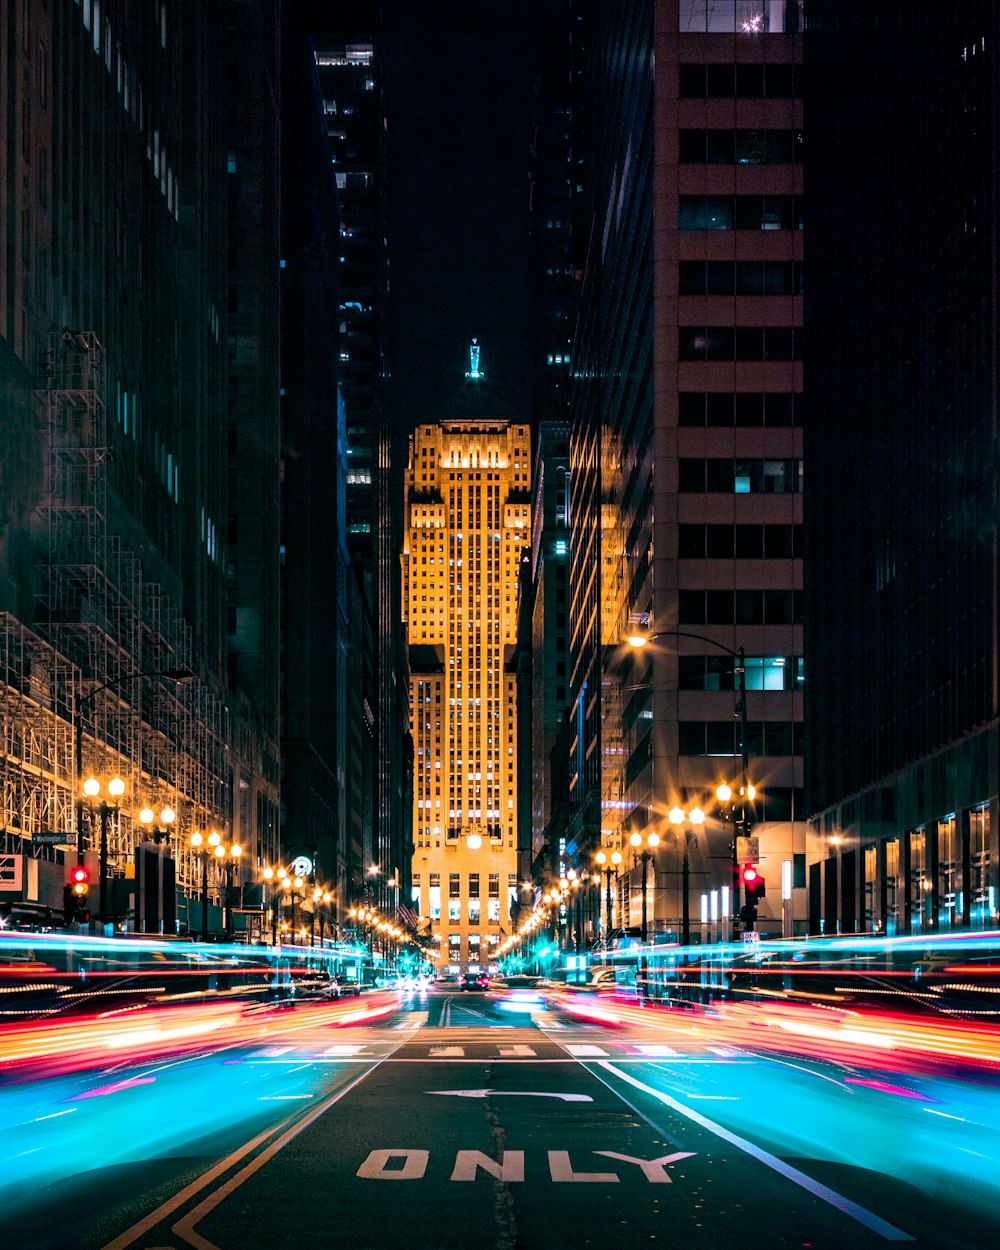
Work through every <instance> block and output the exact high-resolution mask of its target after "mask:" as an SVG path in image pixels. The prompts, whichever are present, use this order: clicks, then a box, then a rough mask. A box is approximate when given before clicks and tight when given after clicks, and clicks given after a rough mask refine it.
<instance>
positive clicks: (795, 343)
mask: <svg viewBox="0 0 1000 1250" xmlns="http://www.w3.org/2000/svg"><path fill="white" fill-rule="evenodd" d="M801 339H802V331H801V330H800V329H799V328H798V327H796V326H767V327H766V328H765V327H764V326H736V327H735V328H734V327H732V326H679V327H678V330H677V354H678V358H679V359H680V360H801V359H802V342H801Z"/></svg>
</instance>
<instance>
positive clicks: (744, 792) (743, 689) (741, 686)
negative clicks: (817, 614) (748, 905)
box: [626, 629, 754, 940]
mask: <svg viewBox="0 0 1000 1250" xmlns="http://www.w3.org/2000/svg"><path fill="white" fill-rule="evenodd" d="M656 638H694V639H695V640H696V641H697V642H705V643H708V645H709V646H710V647H717V648H718V650H720V651H723V652H724V653H725V654H726V655H728V656H730V657H731V658H732V659H733V660H734V661H735V663H734V666H733V671H734V672H735V674H736V682H737V684H736V692H737V695H738V696H739V697H738V699H737V701H736V715H737V716H738V717H739V725H740V794H741V796H742V798H743V807H742V812H741V814H740V819H739V820H738V821H737V822H735V828H736V830H737V831H738V833H737V835H736V836H734V837H733V863H732V877H733V938H734V940H735V938H736V936H737V934H738V933H739V923H740V902H739V900H740V865H739V859H738V856H737V845H738V844H737V837H738V836H742V837H749V836H750V830H751V828H752V827H753V821H752V819H751V816H750V807H749V804H750V801H751V799H752V797H753V794H754V789H753V786H751V784H750V777H749V772H750V769H749V757H748V754H747V747H748V744H747V668H746V651H745V650H744V648H743V647H737V648H736V650H735V651H733V650H732V649H731V648H730V647H727V646H726V645H725V644H724V643H721V642H719V641H718V640H717V639H715V638H709V637H708V636H707V635H706V634H694V633H691V632H690V631H689V630H686V629H658V630H656V632H655V633H651V634H639V633H636V634H630V635H629V637H628V639H627V640H626V641H627V642H628V645H629V646H630V647H633V648H636V649H637V650H641V648H643V647H645V646H647V645H648V644H649V643H651V642H653V641H654V640H655V639H656ZM721 788H722V787H720V789H721ZM727 788H728V787H727Z"/></svg>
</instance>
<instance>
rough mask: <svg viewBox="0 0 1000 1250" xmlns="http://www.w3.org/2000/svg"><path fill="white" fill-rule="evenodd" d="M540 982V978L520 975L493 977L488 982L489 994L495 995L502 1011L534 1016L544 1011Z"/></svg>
mask: <svg viewBox="0 0 1000 1250" xmlns="http://www.w3.org/2000/svg"><path fill="white" fill-rule="evenodd" d="M540 981H541V978H540V977H535V976H528V975H520V974H517V975H512V976H508V977H494V978H493V980H492V981H491V982H490V993H491V994H493V995H495V997H496V998H497V1003H498V1006H499V1007H500V1008H501V1009H502V1010H503V1011H512V1012H525V1013H527V1014H535V1013H537V1012H541V1011H544V1010H545V998H544V996H543V994H542V991H541V989H540V987H539V982H540Z"/></svg>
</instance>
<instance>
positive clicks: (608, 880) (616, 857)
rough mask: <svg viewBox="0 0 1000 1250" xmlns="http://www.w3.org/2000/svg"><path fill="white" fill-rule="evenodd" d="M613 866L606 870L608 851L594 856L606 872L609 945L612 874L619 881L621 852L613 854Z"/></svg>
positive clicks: (606, 924) (605, 898)
mask: <svg viewBox="0 0 1000 1250" xmlns="http://www.w3.org/2000/svg"><path fill="white" fill-rule="evenodd" d="M610 858H611V864H610V865H609V866H608V867H607V868H605V867H604V865H605V864H607V862H608V854H607V852H606V851H603V850H601V851H598V852H597V854H596V855H595V856H594V862H595V863H596V864H597V865H598V866H599V867H600V868H601V869H602V870H603V872H604V905H605V909H606V913H607V921H606V923H605V926H604V941H605V944H607V942H608V940H609V938H610V936H611V874H612V873H614V875H615V880H616V881H617V880H618V865H619V864H620V863H621V862H622V853H621V851H612V852H611V857H610Z"/></svg>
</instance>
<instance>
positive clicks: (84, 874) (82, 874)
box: [70, 864, 90, 896]
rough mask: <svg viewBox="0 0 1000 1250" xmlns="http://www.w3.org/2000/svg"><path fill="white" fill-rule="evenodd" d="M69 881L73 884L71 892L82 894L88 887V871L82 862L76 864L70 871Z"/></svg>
mask: <svg viewBox="0 0 1000 1250" xmlns="http://www.w3.org/2000/svg"><path fill="white" fill-rule="evenodd" d="M70 881H71V882H72V884H73V893H74V894H79V895H81V896H82V895H84V894H86V893H87V891H88V890H89V889H90V871H89V869H88V868H87V867H86V866H85V865H84V864H77V865H76V867H75V868H74V869H73V871H72V873H70Z"/></svg>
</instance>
